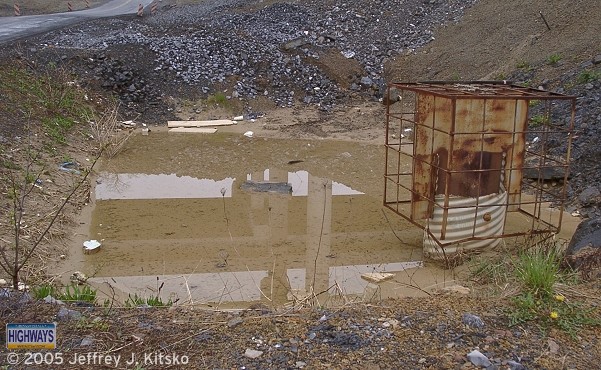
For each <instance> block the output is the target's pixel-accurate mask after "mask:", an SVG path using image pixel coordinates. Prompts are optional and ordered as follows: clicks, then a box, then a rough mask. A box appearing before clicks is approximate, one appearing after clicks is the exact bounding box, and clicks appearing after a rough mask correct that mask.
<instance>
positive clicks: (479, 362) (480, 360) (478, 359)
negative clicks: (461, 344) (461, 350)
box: [467, 349, 492, 368]
mask: <svg viewBox="0 0 601 370" xmlns="http://www.w3.org/2000/svg"><path fill="white" fill-rule="evenodd" d="M467 359H468V360H470V362H471V363H472V364H473V365H475V366H480V367H485V368H487V367H489V366H490V365H492V363H491V362H490V360H489V359H488V357H486V356H484V355H483V354H482V353H481V352H480V351H478V350H477V349H475V350H473V351H472V352H470V353H468V355H467Z"/></svg>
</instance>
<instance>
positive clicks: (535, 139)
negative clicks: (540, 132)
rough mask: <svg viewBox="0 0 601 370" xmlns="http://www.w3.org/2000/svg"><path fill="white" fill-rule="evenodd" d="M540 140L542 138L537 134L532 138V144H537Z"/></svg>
mask: <svg viewBox="0 0 601 370" xmlns="http://www.w3.org/2000/svg"><path fill="white" fill-rule="evenodd" d="M539 140H540V138H539V137H538V136H537V137H535V138H534V139H532V144H536V143H537V142H538V141H539Z"/></svg>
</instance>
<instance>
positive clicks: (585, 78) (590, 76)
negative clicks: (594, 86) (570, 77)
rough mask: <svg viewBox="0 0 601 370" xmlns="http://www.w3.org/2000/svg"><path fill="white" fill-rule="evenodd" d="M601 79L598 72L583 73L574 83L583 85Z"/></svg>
mask: <svg viewBox="0 0 601 370" xmlns="http://www.w3.org/2000/svg"><path fill="white" fill-rule="evenodd" d="M598 79H601V72H598V71H583V72H581V73H580V74H579V75H578V77H577V78H576V83H578V84H585V83H589V82H593V81H597V80H598Z"/></svg>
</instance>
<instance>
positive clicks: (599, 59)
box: [593, 54, 601, 64]
mask: <svg viewBox="0 0 601 370" xmlns="http://www.w3.org/2000/svg"><path fill="white" fill-rule="evenodd" d="M600 63H601V54H597V55H596V56H595V57H594V58H593V64H600Z"/></svg>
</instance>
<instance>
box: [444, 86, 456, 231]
mask: <svg viewBox="0 0 601 370" xmlns="http://www.w3.org/2000/svg"><path fill="white" fill-rule="evenodd" d="M456 118H457V99H456V98H455V97H453V98H451V127H450V130H449V155H448V156H447V165H446V173H445V185H444V187H445V189H444V208H443V210H442V226H441V230H440V239H446V235H447V221H448V220H447V219H448V217H449V188H450V185H451V172H450V171H449V169H450V168H452V166H451V162H452V161H453V151H454V145H455V124H456V122H455V120H456Z"/></svg>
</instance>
